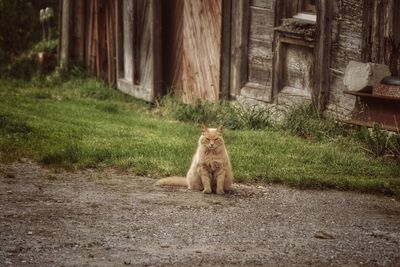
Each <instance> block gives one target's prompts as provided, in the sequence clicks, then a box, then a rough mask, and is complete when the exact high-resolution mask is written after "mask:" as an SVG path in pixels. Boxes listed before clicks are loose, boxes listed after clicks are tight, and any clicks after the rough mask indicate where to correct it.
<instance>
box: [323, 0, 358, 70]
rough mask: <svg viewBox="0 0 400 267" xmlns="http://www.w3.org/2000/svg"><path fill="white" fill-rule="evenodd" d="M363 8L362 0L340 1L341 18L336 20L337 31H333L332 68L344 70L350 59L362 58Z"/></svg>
mask: <svg viewBox="0 0 400 267" xmlns="http://www.w3.org/2000/svg"><path fill="white" fill-rule="evenodd" d="M332 4H335V5H336V4H338V3H337V2H336V1H333V3H332ZM363 8H364V6H363V2H362V1H343V2H340V3H339V5H338V8H337V13H336V14H338V15H337V16H339V14H340V19H337V20H335V24H337V25H336V29H337V31H336V32H333V36H334V38H333V39H332V43H331V68H333V69H336V70H339V71H344V70H345V68H346V66H347V63H348V62H349V61H350V60H354V61H360V60H362V59H361V49H360V47H361V46H362V38H363V28H362V25H363Z"/></svg>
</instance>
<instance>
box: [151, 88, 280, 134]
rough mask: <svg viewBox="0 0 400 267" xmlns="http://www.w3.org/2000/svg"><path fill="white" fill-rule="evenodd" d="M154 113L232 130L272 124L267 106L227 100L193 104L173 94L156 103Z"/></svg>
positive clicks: (261, 127) (254, 128) (262, 127)
mask: <svg viewBox="0 0 400 267" xmlns="http://www.w3.org/2000/svg"><path fill="white" fill-rule="evenodd" d="M156 113H158V114H161V115H163V116H167V117H170V118H172V119H175V120H178V121H183V122H193V123H198V124H199V123H203V124H206V125H210V126H217V125H223V126H224V127H226V128H228V129H234V130H238V129H247V130H256V129H265V128H267V127H270V126H272V122H271V121H272V119H271V115H272V114H271V112H270V110H269V109H268V108H266V107H262V106H252V107H245V106H241V105H238V104H233V103H229V102H221V103H212V102H200V101H199V102H196V103H194V104H184V103H182V102H180V101H178V100H176V99H175V98H174V97H173V96H166V97H164V98H162V99H161V101H159V102H158V103H157V107H156Z"/></svg>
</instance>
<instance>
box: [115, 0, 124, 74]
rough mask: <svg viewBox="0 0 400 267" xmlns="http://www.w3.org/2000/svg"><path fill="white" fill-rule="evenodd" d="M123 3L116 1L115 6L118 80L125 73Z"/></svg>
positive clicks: (120, 0)
mask: <svg viewBox="0 0 400 267" xmlns="http://www.w3.org/2000/svg"><path fill="white" fill-rule="evenodd" d="M122 9H123V3H122V0H117V1H116V8H115V20H116V21H115V36H116V37H115V42H116V43H115V49H116V80H118V79H119V78H123V75H124V47H123V30H122V29H123V18H122V14H123V11H122Z"/></svg>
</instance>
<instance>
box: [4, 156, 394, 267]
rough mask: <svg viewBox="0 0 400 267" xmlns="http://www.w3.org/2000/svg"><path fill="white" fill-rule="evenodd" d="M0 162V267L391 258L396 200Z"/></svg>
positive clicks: (389, 261) (374, 261)
mask: <svg viewBox="0 0 400 267" xmlns="http://www.w3.org/2000/svg"><path fill="white" fill-rule="evenodd" d="M155 181H156V180H155V179H152V178H150V177H135V176H132V175H129V174H127V173H121V172H118V171H116V170H103V171H99V170H84V171H78V172H66V171H54V170H50V169H46V168H42V167H40V166H38V165H37V164H35V163H32V162H30V161H29V160H27V159H23V160H21V161H20V162H16V163H12V164H0V188H1V189H0V266H88V265H89V266H136V265H138V266H144V265H150V266H154V265H156V266H165V265H180V266H195V265H202V266H232V265H251V266H253V265H263V266H309V265H313V266H400V202H399V201H398V200H395V199H393V198H389V197H381V196H374V195H363V194H358V193H351V192H338V191H315V190H314V191H312V190H296V189H292V188H287V187H284V186H277V185H235V186H234V190H233V191H232V192H230V193H229V194H226V195H225V196H218V195H215V194H213V195H204V194H202V193H200V192H190V191H188V190H186V189H184V188H173V187H163V188H161V187H157V186H155V185H154V184H155Z"/></svg>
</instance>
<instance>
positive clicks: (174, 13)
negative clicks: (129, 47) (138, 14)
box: [162, 0, 184, 97]
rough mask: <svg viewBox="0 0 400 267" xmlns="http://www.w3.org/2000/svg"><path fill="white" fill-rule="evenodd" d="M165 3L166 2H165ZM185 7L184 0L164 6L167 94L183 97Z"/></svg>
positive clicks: (174, 1) (176, 0) (164, 64)
mask: <svg viewBox="0 0 400 267" xmlns="http://www.w3.org/2000/svg"><path fill="white" fill-rule="evenodd" d="M163 3H165V2H163ZM183 5H184V0H171V1H168V4H165V5H163V7H162V8H163V14H168V15H165V16H163V34H164V35H163V38H162V39H163V47H164V53H163V58H164V61H163V73H164V77H163V78H164V80H165V86H166V87H167V88H166V90H165V91H166V92H167V91H168V90H170V91H172V90H173V92H174V94H175V95H176V96H178V97H179V96H180V95H182V73H183V62H182V60H183V53H184V52H183V16H182V14H183Z"/></svg>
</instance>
